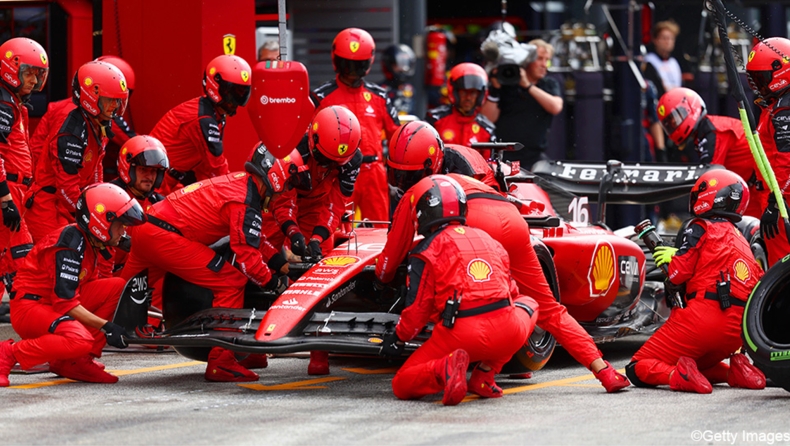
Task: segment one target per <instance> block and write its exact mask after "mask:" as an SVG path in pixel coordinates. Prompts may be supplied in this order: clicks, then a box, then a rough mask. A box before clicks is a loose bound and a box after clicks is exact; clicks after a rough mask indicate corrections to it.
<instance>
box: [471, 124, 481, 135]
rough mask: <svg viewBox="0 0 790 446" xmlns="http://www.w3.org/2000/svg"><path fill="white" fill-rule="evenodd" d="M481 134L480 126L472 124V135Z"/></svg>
mask: <svg viewBox="0 0 790 446" xmlns="http://www.w3.org/2000/svg"><path fill="white" fill-rule="evenodd" d="M479 132H480V126H479V125H477V124H472V133H479Z"/></svg>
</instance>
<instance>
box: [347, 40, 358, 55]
mask: <svg viewBox="0 0 790 446" xmlns="http://www.w3.org/2000/svg"><path fill="white" fill-rule="evenodd" d="M348 49H350V50H351V52H352V53H356V52H357V51H359V42H351V43H349V44H348Z"/></svg>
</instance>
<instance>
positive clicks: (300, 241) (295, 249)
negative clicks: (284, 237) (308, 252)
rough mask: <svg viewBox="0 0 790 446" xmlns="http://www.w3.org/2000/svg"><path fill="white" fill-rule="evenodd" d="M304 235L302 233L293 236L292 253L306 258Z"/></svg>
mask: <svg viewBox="0 0 790 446" xmlns="http://www.w3.org/2000/svg"><path fill="white" fill-rule="evenodd" d="M304 243H305V242H304V235H302V233H301V232H297V233H295V234H294V235H292V236H291V252H292V253H294V254H296V255H298V256H304V254H305V246H304Z"/></svg>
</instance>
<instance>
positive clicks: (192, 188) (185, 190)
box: [181, 183, 203, 194]
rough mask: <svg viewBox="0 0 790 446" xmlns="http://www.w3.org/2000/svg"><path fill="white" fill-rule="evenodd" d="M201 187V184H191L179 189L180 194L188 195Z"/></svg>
mask: <svg viewBox="0 0 790 446" xmlns="http://www.w3.org/2000/svg"><path fill="white" fill-rule="evenodd" d="M202 185H203V183H192V184H190V185H188V186H184V187H182V188H181V193H182V194H188V193H190V192H192V191H195V190H197V189H199V188H200V186H202Z"/></svg>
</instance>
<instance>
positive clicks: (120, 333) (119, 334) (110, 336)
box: [101, 322, 129, 348]
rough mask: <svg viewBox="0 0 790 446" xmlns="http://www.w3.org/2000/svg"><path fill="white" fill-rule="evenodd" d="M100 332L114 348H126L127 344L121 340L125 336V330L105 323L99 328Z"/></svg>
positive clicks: (110, 323)
mask: <svg viewBox="0 0 790 446" xmlns="http://www.w3.org/2000/svg"><path fill="white" fill-rule="evenodd" d="M101 331H103V332H104V334H105V335H106V336H107V343H108V344H110V345H112V346H113V347H116V348H126V347H128V346H129V344H127V343H126V341H125V340H124V339H123V337H124V336H126V329H125V328H123V327H121V326H120V325H118V324H113V323H112V322H107V323H106V324H104V326H103V327H102V328H101Z"/></svg>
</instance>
